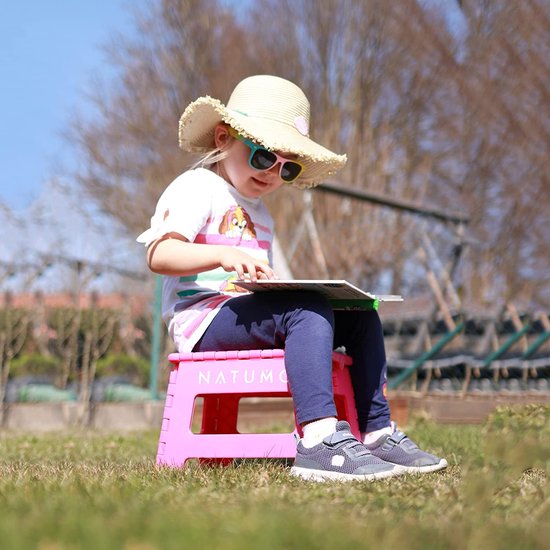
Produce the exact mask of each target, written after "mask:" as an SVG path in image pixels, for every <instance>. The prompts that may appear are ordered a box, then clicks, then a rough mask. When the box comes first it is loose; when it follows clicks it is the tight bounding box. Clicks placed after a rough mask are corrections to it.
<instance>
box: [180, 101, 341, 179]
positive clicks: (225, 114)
mask: <svg viewBox="0 0 550 550" xmlns="http://www.w3.org/2000/svg"><path fill="white" fill-rule="evenodd" d="M220 122H225V123H226V124H229V126H231V127H232V128H234V129H235V130H237V132H239V134H241V135H242V136H244V137H246V138H248V139H251V140H253V141H254V142H256V143H259V144H260V145H263V146H264V147H266V148H267V149H270V150H272V151H277V152H279V153H283V154H284V153H287V154H293V155H297V156H298V157H299V160H300V162H301V163H302V164H303V165H304V171H303V172H302V174H301V175H300V177H299V178H298V179H297V180H296V181H295V182H293V184H292V185H294V186H295V187H299V188H302V189H303V188H308V187H313V186H314V185H317V184H319V183H321V182H322V181H324V180H326V179H327V178H328V177H329V176H331V175H332V174H334V173H335V172H337V171H338V170H340V169H341V168H342V167H343V166H344V165H345V163H346V161H347V157H346V155H337V154H336V153H333V152H332V151H330V150H329V149H326V148H325V147H323V146H322V145H319V144H318V143H316V142H315V141H313V140H312V139H310V138H309V137H308V136H305V135H303V134H301V133H300V132H299V131H298V129H297V128H295V127H293V126H291V125H289V124H284V123H281V122H277V121H274V120H271V119H265V118H258V117H249V116H246V115H245V114H243V113H240V112H238V111H234V110H231V109H228V108H227V107H226V106H225V105H224V104H223V103H221V101H219V100H217V99H214V98H212V97H209V96H205V97H200V98H199V99H197V100H196V101H194V102H193V103H191V104H190V105H189V106H188V107H187V109H185V111H184V113H183V114H182V116H181V118H180V121H179V144H180V147H181V148H182V149H183V150H184V151H188V152H194V153H206V152H208V151H211V150H212V149H213V148H214V129H215V128H216V126H217V124H219V123H220Z"/></svg>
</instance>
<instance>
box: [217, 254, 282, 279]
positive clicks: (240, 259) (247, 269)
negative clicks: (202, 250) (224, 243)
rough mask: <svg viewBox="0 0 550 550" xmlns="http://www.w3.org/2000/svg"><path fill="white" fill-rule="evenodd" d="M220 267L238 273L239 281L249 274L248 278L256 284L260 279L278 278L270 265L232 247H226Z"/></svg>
mask: <svg viewBox="0 0 550 550" xmlns="http://www.w3.org/2000/svg"><path fill="white" fill-rule="evenodd" d="M220 265H221V266H222V268H223V269H225V271H236V272H237V277H238V278H239V279H244V278H245V275H246V274H248V277H249V278H250V280H251V281H253V282H256V281H257V280H258V279H276V278H277V276H276V275H275V272H274V271H273V270H272V269H271V267H269V265H268V264H266V263H265V262H263V261H262V260H257V259H256V258H253V257H252V256H250V255H248V254H247V253H246V252H243V251H242V250H237V249H236V248H233V247H231V246H230V247H227V248H225V247H224V249H223V251H222V255H221V258H220Z"/></svg>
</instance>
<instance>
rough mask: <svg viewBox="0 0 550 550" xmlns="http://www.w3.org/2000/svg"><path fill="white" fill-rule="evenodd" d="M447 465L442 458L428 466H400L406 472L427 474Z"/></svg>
mask: <svg viewBox="0 0 550 550" xmlns="http://www.w3.org/2000/svg"><path fill="white" fill-rule="evenodd" d="M447 466H448V464H447V461H446V460H445V459H444V458H442V459H441V460H440V461H439V462H438V463H437V464H430V465H429V466H401V465H399V467H400V468H403V470H404V472H405V473H406V474H428V473H430V472H437V471H438V470H443V468H446V467H447Z"/></svg>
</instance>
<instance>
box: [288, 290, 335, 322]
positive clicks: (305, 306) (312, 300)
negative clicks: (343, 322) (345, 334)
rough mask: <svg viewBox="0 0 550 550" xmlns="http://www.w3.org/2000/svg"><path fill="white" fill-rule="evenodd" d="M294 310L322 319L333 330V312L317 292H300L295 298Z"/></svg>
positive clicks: (323, 297) (326, 301)
mask: <svg viewBox="0 0 550 550" xmlns="http://www.w3.org/2000/svg"><path fill="white" fill-rule="evenodd" d="M296 298H297V299H296V302H295V305H296V308H297V310H299V311H300V312H303V313H305V314H306V315H307V314H313V315H314V316H315V317H319V318H322V319H324V320H326V321H328V323H329V324H330V326H331V327H333V328H334V311H333V310H332V306H331V304H330V302H329V301H328V299H327V298H326V297H325V296H323V295H322V294H319V293H318V292H300V293H299V296H296Z"/></svg>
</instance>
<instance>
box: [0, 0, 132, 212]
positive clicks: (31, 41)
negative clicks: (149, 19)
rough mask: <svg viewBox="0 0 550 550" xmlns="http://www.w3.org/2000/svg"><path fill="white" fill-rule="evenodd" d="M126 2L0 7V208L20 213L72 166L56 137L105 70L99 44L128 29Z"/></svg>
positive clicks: (16, 2)
mask: <svg viewBox="0 0 550 550" xmlns="http://www.w3.org/2000/svg"><path fill="white" fill-rule="evenodd" d="M140 3H141V2H136V1H134V2H133V3H130V2H128V1H127V0H94V1H93V2H77V1H74V0H73V1H70V0H0V13H1V16H0V68H1V72H2V78H1V79H0V120H1V121H2V127H1V131H0V165H1V167H2V168H1V170H0V203H3V204H5V205H7V206H8V207H10V208H11V209H13V210H15V211H21V210H24V209H26V208H27V207H28V206H29V205H30V204H31V203H32V202H33V200H34V199H35V198H36V197H37V196H38V195H39V194H40V190H41V188H42V186H43V185H44V184H45V182H47V181H48V180H49V179H50V177H51V176H52V175H53V174H54V173H55V170H56V166H57V165H58V163H60V162H61V163H67V162H69V163H70V158H68V148H67V145H66V144H65V143H64V141H63V139H62V138H61V135H60V134H61V132H62V130H63V129H64V128H66V127H67V126H68V121H69V120H70V116H71V113H74V112H75V110H77V109H83V108H84V106H85V103H84V100H83V98H84V92H85V89H86V85H87V83H88V82H90V79H91V77H92V75H93V74H94V73H98V72H101V70H102V65H104V59H103V54H102V51H101V45H102V44H105V43H106V42H107V41H108V39H109V38H110V36H112V34H113V33H115V32H117V31H122V32H126V31H128V29H130V28H131V19H132V18H131V13H130V12H129V10H128V7H127V6H128V5H130V4H133V5H137V4H140Z"/></svg>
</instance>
